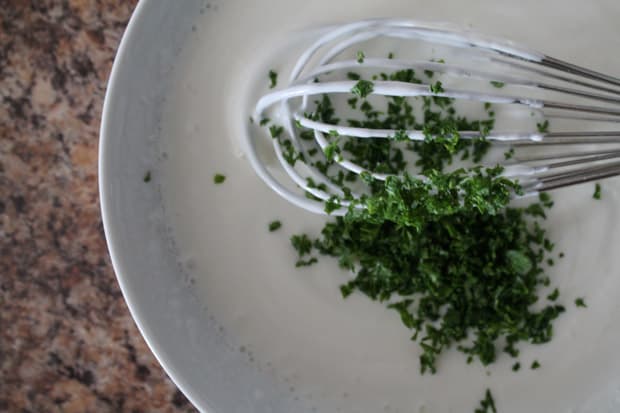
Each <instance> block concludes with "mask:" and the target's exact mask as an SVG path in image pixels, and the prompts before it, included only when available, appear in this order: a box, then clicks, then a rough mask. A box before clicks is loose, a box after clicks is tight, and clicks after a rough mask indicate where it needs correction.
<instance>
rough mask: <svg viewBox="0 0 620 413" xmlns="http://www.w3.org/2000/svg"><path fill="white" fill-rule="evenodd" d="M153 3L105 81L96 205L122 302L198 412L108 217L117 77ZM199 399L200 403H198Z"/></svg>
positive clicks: (144, 0)
mask: <svg viewBox="0 0 620 413" xmlns="http://www.w3.org/2000/svg"><path fill="white" fill-rule="evenodd" d="M151 3H152V2H151V1H149V0H140V1H139V2H138V3H137V5H136V7H135V8H134V10H133V12H132V14H131V16H130V18H129V21H128V22H127V25H126V27H125V31H124V32H123V35H122V37H121V40H120V43H119V45H118V48H117V49H116V54H115V57H114V61H113V64H112V68H111V70H110V74H109V76H108V83H107V86H106V91H105V94H104V101H103V108H102V114H101V126H100V129H99V144H98V159H97V162H98V166H97V173H98V179H97V182H98V186H99V206H100V208H101V219H102V224H103V232H104V236H105V241H106V245H107V248H108V253H109V256H110V261H111V263H112V269H113V271H114V274H115V276H116V280H117V282H118V284H119V287H120V290H121V293H122V295H123V299H124V301H125V304H126V305H127V307H128V309H129V313H130V315H131V318H132V319H133V321H134V323H135V325H136V326H137V328H138V331H139V332H140V335H141V336H142V338H143V339H144V341H145V342H146V345H147V346H148V348H149V349H150V350H151V353H152V354H153V355H154V356H155V359H156V360H157V362H158V363H159V365H160V366H161V367H162V368H163V370H164V372H165V373H166V375H167V376H168V377H169V378H170V379H171V381H172V382H173V383H174V384H175V385H176V386H177V388H178V390H179V391H181V392H182V393H183V394H184V395H185V397H187V399H188V400H189V401H190V403H191V404H192V405H193V406H194V407H195V408H196V409H198V410H199V411H205V412H211V411H213V409H211V408H210V407H209V406H204V405H205V403H204V400H203V399H202V398H200V397H199V395H198V394H197V393H196V392H195V391H194V389H193V387H192V386H190V385H189V383H187V382H186V381H185V380H184V379H183V377H182V375H181V373H180V372H179V371H178V369H176V368H175V367H174V366H173V363H172V361H171V360H169V359H168V358H166V357H165V356H164V354H165V353H164V351H163V349H162V348H161V344H160V342H159V341H158V340H157V338H156V337H155V335H154V334H152V332H150V330H149V329H148V328H147V326H146V325H145V324H144V317H143V314H142V310H141V309H140V308H139V305H138V304H137V300H135V299H134V298H133V295H134V292H133V291H132V290H131V287H130V286H129V284H128V282H127V278H126V276H125V275H124V272H123V270H122V264H121V255H122V254H121V252H120V251H119V250H118V249H117V248H116V246H115V244H114V242H113V239H114V237H115V233H116V229H115V224H114V220H113V219H112V217H111V214H110V211H111V203H112V200H111V198H110V194H109V193H108V190H107V185H106V184H107V176H108V173H109V172H108V167H107V166H106V159H107V158H108V155H107V153H108V149H109V140H110V138H109V136H110V132H109V131H110V130H112V121H113V119H112V118H113V115H112V109H111V107H112V105H113V104H114V101H115V100H116V97H117V95H118V94H119V93H122V91H121V90H119V88H120V86H119V84H118V78H119V76H120V72H121V67H122V66H124V64H125V61H126V60H127V59H128V57H129V55H130V53H129V52H130V50H129V49H130V47H131V44H132V43H133V41H134V38H135V36H136V35H137V29H136V28H137V27H138V26H139V22H140V21H141V20H142V19H143V16H144V15H145V14H146V13H145V11H146V10H147V7H148V6H149V5H150V4H151ZM199 400H201V401H202V402H199Z"/></svg>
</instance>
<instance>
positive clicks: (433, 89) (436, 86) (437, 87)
mask: <svg viewBox="0 0 620 413" xmlns="http://www.w3.org/2000/svg"><path fill="white" fill-rule="evenodd" d="M430 89H431V92H432V93H434V94H436V95H437V94H440V93H443V92H445V90H444V88H443V86H442V85H441V82H440V81H439V80H438V81H437V82H435V84H432V85H430Z"/></svg>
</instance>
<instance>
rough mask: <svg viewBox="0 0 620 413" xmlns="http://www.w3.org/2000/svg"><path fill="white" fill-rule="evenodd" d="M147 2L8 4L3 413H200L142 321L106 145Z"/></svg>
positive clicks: (3, 93) (23, 0)
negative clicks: (110, 201) (125, 267)
mask: <svg viewBox="0 0 620 413" xmlns="http://www.w3.org/2000/svg"><path fill="white" fill-rule="evenodd" d="M135 4H136V0H130V1H127V0H62V1H60V0H2V1H0V22H1V23H0V411H1V412H5V411H7V412H123V411H127V412H177V411H183V412H187V411H194V409H193V408H192V407H191V405H190V404H189V403H188V402H187V400H186V399H185V398H184V396H183V395H182V394H181V392H180V391H178V390H177V389H176V387H175V386H174V384H173V383H172V382H171V381H170V380H169V379H168V378H167V377H166V375H165V373H164V372H163V370H162V369H161V367H160V366H159V365H158V364H157V362H156V360H155V358H154V357H153V355H152V354H151V352H150V350H149V349H148V348H147V346H146V344H145V343H144V341H143V339H142V337H141V336H140V334H139V332H138V330H137V328H136V326H135V324H134V322H133V320H132V319H131V317H130V315H129V312H128V310H127V307H126V305H125V302H124V301H123V297H122V296H121V293H120V290H119V287H118V284H117V282H116V279H115V277H114V274H113V271H112V267H111V265H110V260H109V258H108V252H107V249H106V245H105V240H104V236H103V229H102V224H101V218H100V213H99V199H98V189H97V144H98V133H99V122H100V115H101V107H102V103H103V96H104V92H105V86H106V81H107V78H108V74H109V72H110V68H111V65H112V59H113V57H114V53H115V50H116V47H117V45H118V43H119V41H120V37H121V35H122V33H123V30H124V29H125V26H126V24H127V20H128V18H129V16H130V14H131V11H132V10H133V8H134V6H135Z"/></svg>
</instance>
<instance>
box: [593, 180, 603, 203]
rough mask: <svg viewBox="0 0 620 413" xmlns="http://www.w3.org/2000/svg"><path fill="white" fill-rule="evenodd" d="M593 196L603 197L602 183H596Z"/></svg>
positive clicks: (595, 197) (596, 197)
mask: <svg viewBox="0 0 620 413" xmlns="http://www.w3.org/2000/svg"><path fill="white" fill-rule="evenodd" d="M592 198H594V199H597V200H598V199H601V184H599V183H598V182H597V183H596V184H595V185H594V193H593V194H592Z"/></svg>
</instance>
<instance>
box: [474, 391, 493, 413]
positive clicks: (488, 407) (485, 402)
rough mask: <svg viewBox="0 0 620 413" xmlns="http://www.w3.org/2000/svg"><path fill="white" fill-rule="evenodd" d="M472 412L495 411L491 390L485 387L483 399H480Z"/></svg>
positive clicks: (487, 412)
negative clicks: (477, 406)
mask: <svg viewBox="0 0 620 413" xmlns="http://www.w3.org/2000/svg"><path fill="white" fill-rule="evenodd" d="M474 413H497V408H496V407H495V400H493V395H492V394H491V390H489V389H487V391H486V392H485V394H484V399H482V400H481V401H480V407H479V408H477V409H476V410H475V411H474Z"/></svg>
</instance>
